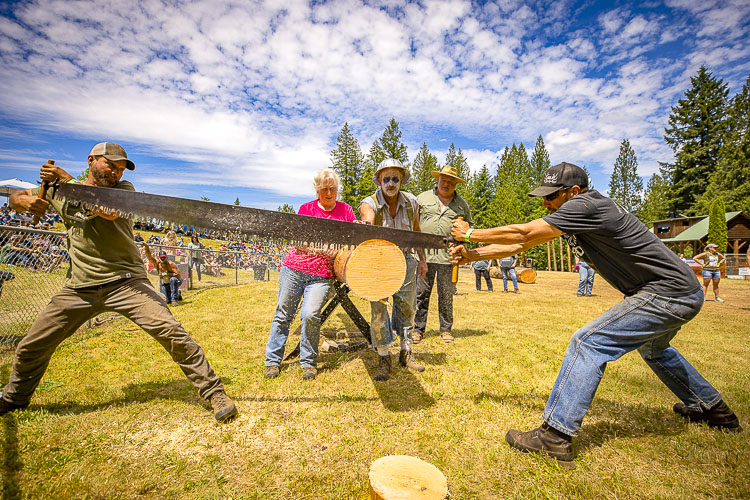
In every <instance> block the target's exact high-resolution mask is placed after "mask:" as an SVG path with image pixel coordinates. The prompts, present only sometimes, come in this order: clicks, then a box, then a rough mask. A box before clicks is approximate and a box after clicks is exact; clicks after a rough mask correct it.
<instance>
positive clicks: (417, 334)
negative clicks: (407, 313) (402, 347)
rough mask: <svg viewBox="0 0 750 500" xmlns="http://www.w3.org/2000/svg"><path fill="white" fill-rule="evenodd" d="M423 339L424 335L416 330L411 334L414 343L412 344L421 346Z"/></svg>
mask: <svg viewBox="0 0 750 500" xmlns="http://www.w3.org/2000/svg"><path fill="white" fill-rule="evenodd" d="M423 338H424V333H422V332H418V331H416V330H414V331H413V332H411V342H412V344H419V343H420V342H422V339H423Z"/></svg>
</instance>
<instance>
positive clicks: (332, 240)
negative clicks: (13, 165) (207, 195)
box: [52, 184, 448, 251]
mask: <svg viewBox="0 0 750 500" xmlns="http://www.w3.org/2000/svg"><path fill="white" fill-rule="evenodd" d="M52 189H53V193H54V196H55V198H58V199H62V198H67V199H68V200H75V201H79V202H81V203H82V204H83V206H84V208H96V209H98V210H101V211H103V212H105V213H110V214H117V215H119V216H120V217H126V218H133V216H134V215H137V216H139V217H143V218H149V219H151V220H153V221H159V222H163V223H173V224H181V225H188V226H193V227H195V228H197V229H209V230H218V231H222V232H225V233H227V234H244V235H249V236H256V237H261V238H272V239H276V240H285V241H286V242H287V243H288V244H291V245H298V246H303V245H307V246H310V247H313V248H328V249H339V250H340V249H346V248H350V247H354V246H356V245H358V244H360V243H362V242H364V241H367V240H371V239H382V240H387V241H390V242H392V243H394V244H395V245H397V246H399V247H401V248H403V249H408V250H413V249H419V248H423V249H426V250H428V251H429V250H439V249H445V248H448V240H447V239H446V238H445V237H444V236H439V235H435V234H429V233H418V232H414V231H406V230H403V229H392V228H386V227H380V226H370V225H366V224H357V223H353V222H344V221H340V220H335V219H323V218H318V217H308V216H304V215H297V214H289V213H283V212H275V211H271V210H261V209H258V208H250V207H241V206H238V205H225V204H223V203H213V202H210V201H197V200H188V199H185V198H175V197H171V196H162V195H156V194H148V193H139V192H135V191H127V190H124V189H113V188H105V187H98V186H88V185H85V184H55V185H53V186H52Z"/></svg>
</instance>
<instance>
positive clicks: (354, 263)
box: [333, 240, 406, 301]
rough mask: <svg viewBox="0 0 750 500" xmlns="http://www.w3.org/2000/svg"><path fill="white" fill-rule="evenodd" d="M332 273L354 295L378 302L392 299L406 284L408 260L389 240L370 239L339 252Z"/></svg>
mask: <svg viewBox="0 0 750 500" xmlns="http://www.w3.org/2000/svg"><path fill="white" fill-rule="evenodd" d="M333 272H334V273H335V274H336V278H338V279H339V280H340V281H343V282H344V283H346V284H347V286H348V287H349V288H350V289H351V291H352V292H353V293H355V294H356V295H359V296H360V297H362V298H364V299H367V300H369V301H375V300H380V299H384V298H386V297H390V296H391V295H393V294H394V293H396V292H397V291H398V290H399V288H401V285H403V284H404V279H405V278H406V259H405V258H404V253H403V252H402V251H401V249H400V248H399V247H397V246H396V245H394V244H393V243H391V242H390V241H385V240H367V241H365V242H363V243H360V244H359V245H357V248H355V249H354V250H353V251H349V250H343V251H341V252H339V254H338V255H337V256H336V259H335V260H334V261H333Z"/></svg>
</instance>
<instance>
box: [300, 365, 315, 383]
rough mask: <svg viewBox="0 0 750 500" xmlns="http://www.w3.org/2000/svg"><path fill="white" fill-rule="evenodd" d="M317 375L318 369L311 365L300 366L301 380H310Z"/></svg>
mask: <svg viewBox="0 0 750 500" xmlns="http://www.w3.org/2000/svg"><path fill="white" fill-rule="evenodd" d="M317 376H318V369H317V368H315V367H311V366H306V367H304V368H302V379H303V380H312V379H314V378H315V377H317Z"/></svg>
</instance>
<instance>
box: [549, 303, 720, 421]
mask: <svg viewBox="0 0 750 500" xmlns="http://www.w3.org/2000/svg"><path fill="white" fill-rule="evenodd" d="M702 305H703V290H698V291H697V292H695V293H693V294H691V295H688V296H685V297H662V296H660V295H656V294H653V293H647V292H640V293H637V294H635V295H633V296H631V297H626V298H625V299H624V300H623V301H622V302H620V303H619V304H617V305H615V306H613V307H612V308H611V309H609V310H608V311H606V312H605V313H604V314H602V315H601V316H599V317H598V318H596V319H595V320H594V321H592V322H590V323H589V324H587V325H585V326H584V327H583V328H581V329H580V330H578V331H577V332H576V333H575V334H573V337H572V338H571V339H570V343H569V344H568V349H567V351H565V358H564V359H563V363H562V366H561V367H560V372H559V373H558V375H557V380H556V381H555V385H554V387H553V388H552V393H551V394H550V396H549V399H548V400H547V406H546V407H545V409H544V414H543V415H542V418H543V419H544V421H545V422H547V424H549V425H550V426H552V427H554V428H555V429H557V430H559V431H562V432H564V433H566V434H569V435H571V436H572V435H575V434H576V433H577V432H578V429H580V427H581V422H582V421H583V417H584V415H586V412H587V411H588V409H589V406H590V405H591V401H592V400H593V399H594V394H595V393H596V389H597V387H598V386H599V381H600V380H601V378H602V376H603V375H604V369H605V368H606V366H607V363H608V362H610V361H614V360H616V359H618V358H619V357H620V356H622V355H623V354H626V353H628V352H630V351H632V350H635V349H638V352H639V353H640V355H641V357H643V360H644V361H645V362H646V363H647V364H648V366H649V368H651V369H652V370H653V371H654V373H656V376H657V377H659V379H660V380H661V381H662V382H664V384H665V385H666V386H667V387H668V388H669V390H671V391H672V392H673V393H674V394H675V396H677V397H678V398H679V399H680V400H681V401H682V402H684V403H685V404H686V405H688V406H692V407H697V406H703V407H704V408H710V407H712V406H713V405H715V404H716V403H718V402H719V400H721V395H720V394H719V392H718V391H717V390H716V389H714V388H713V386H711V384H709V383H708V382H707V381H706V379H704V378H703V377H702V376H701V375H700V374H699V373H698V371H697V370H696V369H695V368H693V366H692V365H691V364H690V363H688V361H687V360H686V359H685V358H683V357H682V355H681V354H680V353H679V352H678V351H677V349H675V348H674V347H672V346H670V345H669V342H670V341H671V340H672V338H673V337H674V336H675V335H676V334H677V332H678V331H679V329H680V327H682V325H684V324H685V323H687V322H688V321H690V320H691V319H692V318H693V317H695V316H696V315H697V314H698V312H699V311H700V310H701V306H702Z"/></svg>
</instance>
